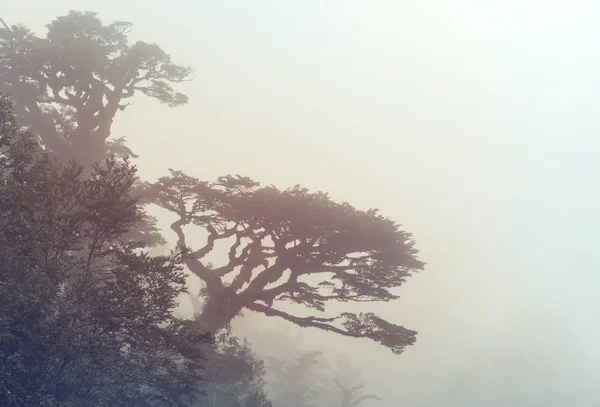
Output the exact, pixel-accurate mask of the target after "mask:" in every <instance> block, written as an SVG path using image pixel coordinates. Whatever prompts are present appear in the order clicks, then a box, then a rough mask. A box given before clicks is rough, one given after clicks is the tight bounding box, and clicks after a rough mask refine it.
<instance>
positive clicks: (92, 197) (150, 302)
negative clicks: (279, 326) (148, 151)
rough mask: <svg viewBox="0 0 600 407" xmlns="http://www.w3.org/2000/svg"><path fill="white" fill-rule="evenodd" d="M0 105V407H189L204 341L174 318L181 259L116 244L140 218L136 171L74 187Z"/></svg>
mask: <svg viewBox="0 0 600 407" xmlns="http://www.w3.org/2000/svg"><path fill="white" fill-rule="evenodd" d="M0 105H1V106H0V131H1V133H0V151H2V155H1V158H0V405H2V406H7V407H11V406H65V407H66V406H99V405H102V406H107V405H111V406H156V405H161V406H180V405H189V404H187V403H188V402H189V401H190V400H191V399H194V398H197V395H199V394H200V392H201V387H200V379H201V363H202V354H201V353H200V350H199V346H198V344H199V343H202V342H204V341H206V339H207V338H206V336H205V335H202V334H200V333H198V334H195V333H194V332H195V331H194V330H193V329H192V327H191V326H190V322H189V321H185V320H181V319H178V318H176V317H174V314H173V310H174V307H175V305H176V302H177V298H178V296H179V295H180V294H181V293H185V292H186V288H185V278H184V272H183V270H182V264H181V255H182V252H181V251H176V252H174V253H172V254H171V255H168V256H155V257H151V256H149V255H148V254H147V252H145V251H144V246H143V244H141V243H140V242H136V241H132V240H126V239H122V238H120V237H121V236H122V235H123V233H125V232H127V231H128V229H129V228H131V227H133V226H134V225H135V224H136V223H137V222H138V221H139V219H140V218H141V217H142V216H143V212H142V211H141V208H140V206H139V205H138V204H137V202H136V199H135V198H133V197H132V196H131V187H132V185H133V182H134V179H135V167H133V166H131V165H130V164H129V163H128V162H127V161H126V160H116V159H109V160H107V161H106V162H105V163H104V164H103V165H97V166H96V167H95V168H94V170H93V172H92V173H91V176H90V177H85V178H83V177H81V174H82V167H81V166H79V165H77V164H75V163H71V164H69V165H66V164H63V163H61V162H59V161H58V160H56V159H53V158H50V157H49V156H48V155H47V154H44V153H43V151H42V150H41V149H40V148H38V145H37V142H36V140H35V138H34V137H33V136H32V135H31V134H30V133H27V132H23V131H20V130H19V127H18V126H17V125H16V123H15V121H14V120H13V117H12V114H11V112H10V104H9V102H8V100H7V99H6V98H2V99H1V100H0Z"/></svg>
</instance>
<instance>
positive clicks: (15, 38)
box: [0, 11, 192, 165]
mask: <svg viewBox="0 0 600 407" xmlns="http://www.w3.org/2000/svg"><path fill="white" fill-rule="evenodd" d="M131 27H132V25H131V24H130V23H128V22H124V21H116V22H113V23H110V24H103V23H102V21H101V20H100V19H99V18H98V17H97V14H96V13H92V12H78V11H70V12H69V13H68V14H67V15H64V16H60V17H58V18H57V19H55V20H54V21H52V22H51V23H50V24H48V25H47V29H48V31H47V33H46V36H45V37H38V36H37V35H36V34H34V33H33V32H32V31H31V30H30V29H29V28H27V27H26V26H23V25H14V26H12V27H11V28H10V29H9V30H7V29H6V28H1V27H0V92H4V93H6V94H8V95H10V96H11V97H12V98H13V99H14V101H15V114H16V117H17V120H18V122H19V124H21V125H24V126H27V127H28V128H29V129H30V130H31V131H32V132H33V133H35V134H36V135H37V136H39V137H40V138H41V140H42V143H43V145H44V146H45V148H47V149H48V150H50V151H53V152H55V153H57V154H58V155H59V156H60V157H61V158H65V159H66V160H70V159H72V158H75V159H77V161H78V162H80V163H81V164H86V165H87V164H92V163H94V162H96V161H98V160H100V159H103V158H105V157H106V155H107V153H127V154H131V151H130V150H129V149H128V148H127V147H126V146H125V144H124V139H123V138H118V139H116V140H111V139H109V137H110V136H111V127H112V124H113V120H114V118H115V115H116V114H117V112H118V111H119V110H123V109H125V108H126V107H127V105H128V104H129V103H130V102H129V101H130V100H131V98H132V97H133V96H134V95H135V94H136V93H142V94H144V95H146V96H148V97H151V98H153V99H156V100H158V101H159V102H161V103H165V104H167V105H168V106H179V105H182V104H185V103H187V100H188V99H187V97H186V96H185V95H184V94H182V93H179V92H177V91H176V90H175V89H173V87H172V86H171V84H172V83H177V82H182V81H185V80H188V79H189V78H190V77H191V73H192V70H191V69H190V68H189V67H186V66H181V65H177V64H175V63H173V62H172V61H171V57H170V56H169V55H168V54H167V53H166V52H165V51H163V50H162V49H161V48H160V47H159V46H158V45H156V44H152V43H147V42H143V41H138V42H135V43H133V44H130V43H129V39H128V35H129V33H130V30H131Z"/></svg>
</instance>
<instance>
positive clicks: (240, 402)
mask: <svg viewBox="0 0 600 407" xmlns="http://www.w3.org/2000/svg"><path fill="white" fill-rule="evenodd" d="M188 295H189V298H190V300H191V302H192V306H193V309H194V313H195V315H199V314H200V313H201V312H202V304H201V303H200V301H198V296H195V295H192V294H188ZM214 339H215V340H214V342H213V347H212V349H210V350H209V351H208V352H206V356H207V359H208V360H207V363H206V369H205V373H206V374H205V383H206V398H205V400H206V402H208V403H211V404H212V405H218V406H222V407H271V404H270V401H268V399H267V395H266V393H265V392H264V385H265V380H264V375H265V366H264V362H263V360H262V359H261V358H259V357H258V356H256V355H255V353H254V352H253V351H252V349H251V348H250V345H249V344H248V341H247V340H245V339H244V340H240V339H239V338H238V337H236V336H234V335H233V329H232V327H231V325H228V326H227V327H226V329H225V330H224V331H222V332H221V333H220V334H219V335H217V336H216V337H215V338H214Z"/></svg>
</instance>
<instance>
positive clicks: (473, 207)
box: [0, 0, 600, 407]
mask: <svg viewBox="0 0 600 407" xmlns="http://www.w3.org/2000/svg"><path fill="white" fill-rule="evenodd" d="M69 9H76V10H80V11H83V10H90V11H97V12H98V13H99V16H100V18H102V19H103V20H104V21H105V22H110V21H113V20H127V21H130V22H132V23H134V34H133V39H141V40H144V41H148V42H157V43H158V44H159V45H160V46H162V47H163V49H165V50H166V51H167V52H169V53H170V54H171V55H172V57H173V58H174V60H175V61H176V62H179V63H182V64H189V65H192V66H194V68H195V69H196V79H195V80H194V81H193V82H190V83H185V84H182V85H181V86H179V88H178V89H179V90H180V91H182V92H184V93H186V94H187V95H188V96H189V97H190V103H189V104H188V105H187V106H185V107H180V108H176V109H169V108H168V107H166V106H164V105H160V104H158V103H156V102H155V101H152V100H148V99H145V98H144V97H143V96H141V95H140V96H139V97H137V98H136V101H135V105H134V106H132V107H130V108H128V109H127V110H126V111H125V112H123V113H120V116H118V119H117V122H116V124H115V126H114V128H113V134H114V135H116V136H121V135H127V136H128V139H129V141H130V143H129V146H130V147H131V148H132V149H133V150H134V151H135V152H136V153H137V154H139V155H140V159H139V160H137V164H138V165H139V168H140V171H141V175H142V176H143V177H144V178H146V179H149V180H152V179H155V178H157V177H159V176H161V175H165V174H166V170H167V168H169V167H171V168H175V169H181V170H184V171H186V172H187V173H189V174H190V175H195V176H197V177H200V178H204V179H213V178H215V177H216V176H219V175H224V174H227V173H240V174H243V175H248V176H251V177H253V178H255V179H256V180H258V181H261V182H263V183H265V184H271V183H273V184H276V185H278V186H281V187H286V186H289V185H292V184H296V183H301V184H303V185H304V186H306V187H309V188H311V189H317V190H325V191H329V192H330V193H331V195H332V197H333V198H335V199H336V200H344V201H349V202H350V203H352V204H354V205H355V206H357V207H359V208H362V209H367V208H369V207H378V208H380V209H381V210H382V212H383V213H384V214H386V215H388V216H390V217H391V218H394V219H395V220H397V221H398V222H400V223H402V224H403V225H404V226H405V228H406V229H407V230H408V231H410V232H412V233H414V235H415V238H416V239H417V242H418V248H419V249H420V250H421V255H420V257H421V259H422V260H423V261H425V262H426V263H427V269H426V271H425V272H423V273H422V274H421V275H419V276H416V277H413V278H411V279H410V280H409V281H408V283H407V284H406V286H405V287H404V288H403V289H402V290H401V294H402V299H401V300H400V301H397V302H395V303H393V304H385V305H376V306H373V307H371V309H373V310H376V311H378V312H380V313H381V314H383V315H384V316H386V317H387V318H389V319H391V320H393V322H396V323H401V324H403V325H405V326H407V327H409V328H412V329H416V330H417V331H419V333H420V335H419V340H418V342H417V344H416V345H415V346H414V347H412V348H409V349H408V350H407V351H406V353H405V354H404V355H402V356H396V357H394V356H393V355H392V354H391V353H390V352H389V351H388V350H386V349H383V348H380V347H378V346H376V345H375V344H374V343H372V342H370V341H363V340H355V341H353V340H345V339H338V338H337V337H331V336H329V335H325V334H322V333H318V332H316V333H315V332H313V331H310V332H305V333H304V336H305V338H306V340H307V342H308V343H314V346H320V347H323V345H322V344H323V343H324V342H325V343H329V344H330V347H331V349H328V348H327V347H325V348H324V349H325V350H326V351H331V352H333V351H338V350H340V349H341V350H343V351H344V352H347V353H350V354H352V355H353V356H355V357H356V359H357V361H359V362H363V363H367V364H368V370H367V376H365V378H366V379H367V380H368V384H369V386H370V388H371V389H373V390H374V391H376V392H377V393H378V394H380V395H381V396H382V397H383V398H384V399H385V400H384V401H381V402H378V403H377V404H373V406H375V405H376V406H380V407H396V406H399V405H406V406H421V407H434V406H442V405H443V406H457V407H458V406H461V407H470V406H478V407H479V406H481V405H483V404H484V403H485V405H487V406H491V407H503V406H505V405H506V406H508V405H511V406H537V405H540V406H541V405H544V406H545V407H553V406H564V405H573V406H575V405H576V406H597V405H600V391H599V390H597V389H596V387H597V381H598V379H599V378H600V368H599V367H598V362H600V351H598V349H597V343H598V341H599V340H600V331H599V328H598V322H597V317H596V312H597V310H598V309H599V306H600V299H599V298H598V295H597V287H598V283H599V282H600V277H599V274H598V272H597V270H596V269H597V264H598V260H599V258H600V252H597V251H596V250H595V249H596V247H595V246H596V242H597V241H599V240H600V212H599V210H598V208H599V204H600V193H599V192H597V191H596V188H597V183H598V181H599V180H600V160H599V161H598V162H597V163H595V162H594V161H595V160H594V159H595V158H597V157H598V156H599V154H600V138H599V137H598V133H599V131H600V112H599V111H598V110H599V108H598V103H597V95H598V94H600V75H599V74H598V73H599V72H600V48H599V47H598V45H597V42H598V38H600V25H598V21H599V18H600V3H597V4H596V3H595V2H592V1H587V2H584V1H577V0H574V1H569V2H558V1H550V0H545V1H542V0H538V1H533V0H505V1H501V2H500V1H499V2H492V1H489V2H487V1H474V0H472V1H467V0H456V1H452V2H450V1H435V2H434V1H430V0H420V1H414V2H408V1H402V0H395V1H394V0H379V1H377V0H374V1H371V2H367V1H358V0H324V1H319V2H318V1H310V0H296V1H292V0H269V1H267V0H257V1H252V2H250V1H241V0H239V1H233V0H212V1H206V0H195V1H192V0H178V1H169V2H167V1H159V0H144V1H142V0H120V1H114V0H103V1H89V0H54V1H41V0H30V1H22V2H12V3H11V4H10V7H8V8H6V7H4V8H3V9H2V10H1V11H0V14H1V16H2V17H3V18H4V19H5V20H6V21H7V22H8V23H9V24H15V23H19V22H20V23H24V24H26V25H29V26H30V27H31V28H32V29H34V30H36V31H38V32H39V33H43V32H44V28H43V25H44V24H45V23H48V22H49V21H51V20H52V19H53V18H55V17H56V16H58V15H62V14H64V13H66V12H67V11H68V10H69ZM165 224H166V222H165ZM311 341H312V342H311ZM481 355H484V356H481ZM511 355H512V356H511ZM514 355H517V356H514ZM523 355H525V356H523ZM535 355H537V356H535ZM485 358H488V359H489V360H488V361H487V362H486V361H485V360H483V359H485ZM476 362H478V363H480V364H479V365H476ZM538 362H539V363H542V364H545V366H546V367H547V370H545V371H544V372H545V373H539V372H538V373H533V372H537V371H536V370H535V369H537V367H535V366H532V365H533V364H534V363H538ZM485 363H488V365H485ZM365 407H370V406H369V405H365Z"/></svg>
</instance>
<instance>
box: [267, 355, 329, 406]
mask: <svg viewBox="0 0 600 407" xmlns="http://www.w3.org/2000/svg"><path fill="white" fill-rule="evenodd" d="M321 356H322V352H319V351H312V352H304V353H303V354H302V355H300V356H299V357H296V358H294V359H293V360H292V361H286V360H281V359H276V358H267V361H268V363H269V367H270V369H271V372H272V373H273V374H274V376H275V377H276V380H275V381H274V382H273V383H272V384H271V387H272V388H273V390H274V392H275V397H274V398H273V403H274V405H275V407H284V406H285V407H314V406H318V405H319V404H318V402H317V399H318V397H319V392H318V391H316V389H315V386H312V384H313V383H314V380H311V379H315V377H313V374H314V373H315V367H317V366H318V365H319V364H321V363H322V360H321Z"/></svg>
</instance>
